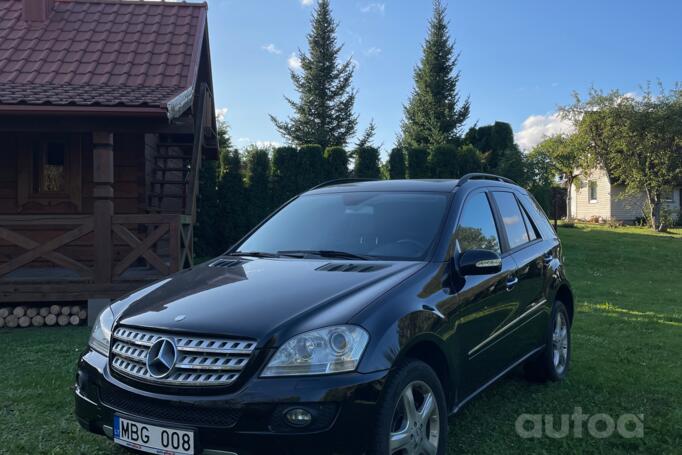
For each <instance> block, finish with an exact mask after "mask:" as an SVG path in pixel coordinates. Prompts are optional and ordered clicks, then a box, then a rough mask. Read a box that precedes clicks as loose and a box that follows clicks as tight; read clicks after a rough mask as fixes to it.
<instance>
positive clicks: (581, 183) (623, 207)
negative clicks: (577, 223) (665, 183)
mask: <svg viewBox="0 0 682 455" xmlns="http://www.w3.org/2000/svg"><path fill="white" fill-rule="evenodd" d="M568 191H569V195H568V198H569V199H570V207H571V211H570V213H571V216H572V217H573V218H575V219H578V220H589V219H594V218H597V217H598V218H602V219H604V220H617V221H622V222H624V223H633V222H634V221H635V220H637V219H638V218H642V217H643V216H644V210H645V205H646V197H645V195H644V193H639V194H636V195H628V196H626V195H625V185H623V184H621V183H614V182H613V181H612V179H611V178H610V177H609V174H608V172H607V171H606V170H605V169H604V168H598V169H595V170H593V171H591V172H589V173H585V174H583V175H581V176H580V177H578V178H577V179H576V183H575V184H573V185H572V188H568ZM681 191H682V187H680V186H675V187H671V188H670V189H669V190H668V191H666V193H665V194H664V195H663V199H664V204H663V205H664V207H665V208H667V209H668V210H671V211H673V212H675V215H674V217H675V219H677V217H678V216H679V213H680V210H681V209H682V203H681V200H682V193H681Z"/></svg>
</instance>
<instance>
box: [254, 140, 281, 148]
mask: <svg viewBox="0 0 682 455" xmlns="http://www.w3.org/2000/svg"><path fill="white" fill-rule="evenodd" d="M253 144H255V145H256V147H258V148H262V149H270V148H277V147H281V146H282V143H281V142H277V141H255V142H253Z"/></svg>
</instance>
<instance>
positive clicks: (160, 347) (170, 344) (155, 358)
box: [147, 338, 178, 379]
mask: <svg viewBox="0 0 682 455" xmlns="http://www.w3.org/2000/svg"><path fill="white" fill-rule="evenodd" d="M177 357H178V350H177V348H176V347H175V342H174V341H173V340H171V339H169V338H159V339H158V340H156V341H155V342H154V343H153V344H152V345H151V347H150V348H149V353H148V354H147V371H149V374H150V375H152V377H154V378H156V379H162V378H165V377H167V376H168V375H170V373H171V372H172V371H173V367H174V366H175V362H176V361H177Z"/></svg>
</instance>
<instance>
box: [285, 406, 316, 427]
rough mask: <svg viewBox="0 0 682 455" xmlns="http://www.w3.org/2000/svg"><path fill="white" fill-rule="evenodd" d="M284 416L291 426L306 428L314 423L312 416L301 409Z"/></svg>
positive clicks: (289, 411)
mask: <svg viewBox="0 0 682 455" xmlns="http://www.w3.org/2000/svg"><path fill="white" fill-rule="evenodd" d="M284 416H285V417H286V418H287V422H289V425H291V426H294V427H305V426H308V425H310V422H312V421H313V416H312V414H310V412H308V411H306V410H305V409H301V408H294V409H289V410H288V411H287V412H286V413H285V414H284Z"/></svg>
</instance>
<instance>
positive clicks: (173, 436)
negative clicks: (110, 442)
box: [114, 416, 195, 455]
mask: <svg viewBox="0 0 682 455" xmlns="http://www.w3.org/2000/svg"><path fill="white" fill-rule="evenodd" d="M114 442H115V443H117V444H121V445H123V446H126V447H129V448H131V449H136V450H140V451H142V452H148V453H155V454H158V455H194V454H195V452H194V432H192V431H186V430H178V429H175V428H164V427H157V426H155V425H148V424H146V423H140V422H133V421H132V420H128V419H124V418H122V417H119V416H114Z"/></svg>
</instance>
